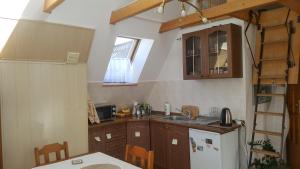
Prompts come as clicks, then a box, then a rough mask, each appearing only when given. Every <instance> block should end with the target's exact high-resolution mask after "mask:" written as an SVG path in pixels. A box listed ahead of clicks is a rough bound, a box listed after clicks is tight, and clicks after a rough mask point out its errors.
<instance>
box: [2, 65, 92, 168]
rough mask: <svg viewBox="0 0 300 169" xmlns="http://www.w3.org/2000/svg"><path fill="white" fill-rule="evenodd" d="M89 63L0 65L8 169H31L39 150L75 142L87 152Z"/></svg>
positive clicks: (79, 149) (74, 149) (75, 150)
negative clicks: (37, 148) (44, 146)
mask: <svg viewBox="0 0 300 169" xmlns="http://www.w3.org/2000/svg"><path fill="white" fill-rule="evenodd" d="M86 85H87V80H86V64H79V65H63V64H51V63H29V62H0V95H1V105H2V106H1V108H2V109H1V116H2V132H3V136H2V138H3V154H4V168H5V169H29V168H31V167H32V166H33V164H34V155H33V148H34V147H35V146H42V145H45V144H49V143H53V142H63V141H64V140H65V141H68V142H69V149H70V154H71V155H75V154H80V153H85V152H87V149H88V140H87V139H88V135H87V127H88V124H87V105H86V102H87V100H86V99H87V86H86Z"/></svg>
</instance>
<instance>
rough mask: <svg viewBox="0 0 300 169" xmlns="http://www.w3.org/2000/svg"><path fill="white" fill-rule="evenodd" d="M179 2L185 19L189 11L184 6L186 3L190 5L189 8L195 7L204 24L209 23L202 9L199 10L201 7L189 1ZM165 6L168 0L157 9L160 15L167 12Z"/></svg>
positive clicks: (182, 0)
mask: <svg viewBox="0 0 300 169" xmlns="http://www.w3.org/2000/svg"><path fill="white" fill-rule="evenodd" d="M178 1H179V2H181V13H180V15H181V17H185V16H186V15H187V11H186V7H185V5H184V3H186V4H188V5H189V6H191V7H193V8H194V9H196V11H197V13H198V14H199V17H200V18H201V21H202V22H203V23H207V22H208V19H207V18H206V17H204V16H203V13H202V11H201V9H199V7H197V6H196V5H194V4H193V3H191V2H189V1H187V0H178ZM165 5H166V0H163V1H162V3H161V4H160V6H159V7H158V8H157V12H158V13H159V14H163V13H164V10H165Z"/></svg>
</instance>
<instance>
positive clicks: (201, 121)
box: [163, 116, 219, 125]
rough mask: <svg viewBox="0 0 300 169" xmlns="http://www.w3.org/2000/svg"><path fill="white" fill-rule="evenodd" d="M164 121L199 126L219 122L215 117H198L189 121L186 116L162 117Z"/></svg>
mask: <svg viewBox="0 0 300 169" xmlns="http://www.w3.org/2000/svg"><path fill="white" fill-rule="evenodd" d="M163 119H165V120H171V121H174V122H184V123H188V124H199V125H208V124H211V123H214V122H217V121H219V118H216V117H204V116H201V117H198V118H197V119H190V118H188V117H186V116H168V117H163Z"/></svg>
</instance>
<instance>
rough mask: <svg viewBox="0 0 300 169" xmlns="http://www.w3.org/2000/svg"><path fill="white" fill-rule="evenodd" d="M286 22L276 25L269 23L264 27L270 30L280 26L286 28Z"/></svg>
mask: <svg viewBox="0 0 300 169" xmlns="http://www.w3.org/2000/svg"><path fill="white" fill-rule="evenodd" d="M285 27H286V26H285V24H276V25H268V26H264V28H265V29H266V30H270V29H279V28H285Z"/></svg>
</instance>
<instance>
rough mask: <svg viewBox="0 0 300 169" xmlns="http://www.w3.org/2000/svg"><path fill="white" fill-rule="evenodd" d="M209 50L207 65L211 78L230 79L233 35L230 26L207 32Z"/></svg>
mask: <svg viewBox="0 0 300 169" xmlns="http://www.w3.org/2000/svg"><path fill="white" fill-rule="evenodd" d="M207 36H208V50H207V52H208V53H207V58H206V59H207V60H206V65H207V67H208V70H207V71H208V75H209V77H210V78H214V77H215V78H217V77H230V76H231V75H232V74H231V71H232V70H231V63H232V62H231V43H230V42H231V41H230V39H229V38H230V37H231V33H230V25H223V26H218V27H213V28H211V29H208V30H207Z"/></svg>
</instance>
